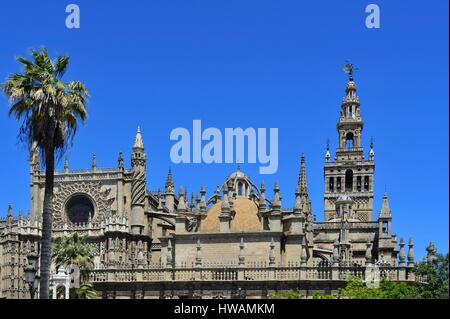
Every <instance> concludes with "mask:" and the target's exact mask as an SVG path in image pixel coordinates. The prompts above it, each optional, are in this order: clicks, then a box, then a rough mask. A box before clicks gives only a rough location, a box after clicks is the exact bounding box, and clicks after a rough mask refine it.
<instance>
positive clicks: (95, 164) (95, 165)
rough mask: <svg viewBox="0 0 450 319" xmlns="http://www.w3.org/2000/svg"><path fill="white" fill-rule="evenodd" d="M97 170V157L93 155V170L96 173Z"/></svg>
mask: <svg viewBox="0 0 450 319" xmlns="http://www.w3.org/2000/svg"><path fill="white" fill-rule="evenodd" d="M96 169H97V156H96V155H95V154H94V155H92V170H93V171H95V170H96Z"/></svg>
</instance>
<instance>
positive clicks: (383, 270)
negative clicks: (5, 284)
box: [87, 265, 424, 283]
mask: <svg viewBox="0 0 450 319" xmlns="http://www.w3.org/2000/svg"><path fill="white" fill-rule="evenodd" d="M365 270H366V268H365V267H361V266H359V267H353V266H352V267H339V266H326V267H317V266H293V267H270V266H269V267H248V266H233V267H229V268H228V267H221V268H170V267H164V266H162V265H161V267H160V268H147V269H137V268H133V269H122V268H121V267H118V268H117V269H96V270H92V271H90V272H89V273H88V278H87V280H88V281H89V282H92V283H103V282H164V281H171V282H188V281H211V282H217V281H219V282H220V281H345V280H348V279H349V278H350V277H359V278H361V279H362V280H364V279H365ZM379 278H380V279H383V278H385V279H388V280H392V281H420V282H423V281H424V278H415V276H414V275H413V273H412V272H411V270H410V269H408V268H406V267H391V266H387V267H380V268H379Z"/></svg>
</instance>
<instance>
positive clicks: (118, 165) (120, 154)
mask: <svg viewBox="0 0 450 319" xmlns="http://www.w3.org/2000/svg"><path fill="white" fill-rule="evenodd" d="M117 168H118V169H119V170H121V171H122V170H123V168H124V164H123V153H122V152H119V157H118V159H117Z"/></svg>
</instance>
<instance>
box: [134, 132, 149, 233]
mask: <svg viewBox="0 0 450 319" xmlns="http://www.w3.org/2000/svg"><path fill="white" fill-rule="evenodd" d="M146 160H147V158H146V155H145V153H144V143H143V142H142V135H141V130H140V128H139V127H138V129H137V132H136V137H135V139H134V144H133V152H132V155H131V173H132V176H133V179H132V182H131V231H132V233H133V234H142V233H143V230H144V218H145V214H144V207H145V198H146V193H147V191H146Z"/></svg>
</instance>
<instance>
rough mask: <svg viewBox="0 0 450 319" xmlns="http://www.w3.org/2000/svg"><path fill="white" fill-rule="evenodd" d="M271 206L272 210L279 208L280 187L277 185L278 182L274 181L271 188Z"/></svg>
mask: <svg viewBox="0 0 450 319" xmlns="http://www.w3.org/2000/svg"><path fill="white" fill-rule="evenodd" d="M271 208H272V209H274V210H279V209H281V194H280V187H279V186H278V182H276V183H275V186H274V188H273V200H272V205H271Z"/></svg>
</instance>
